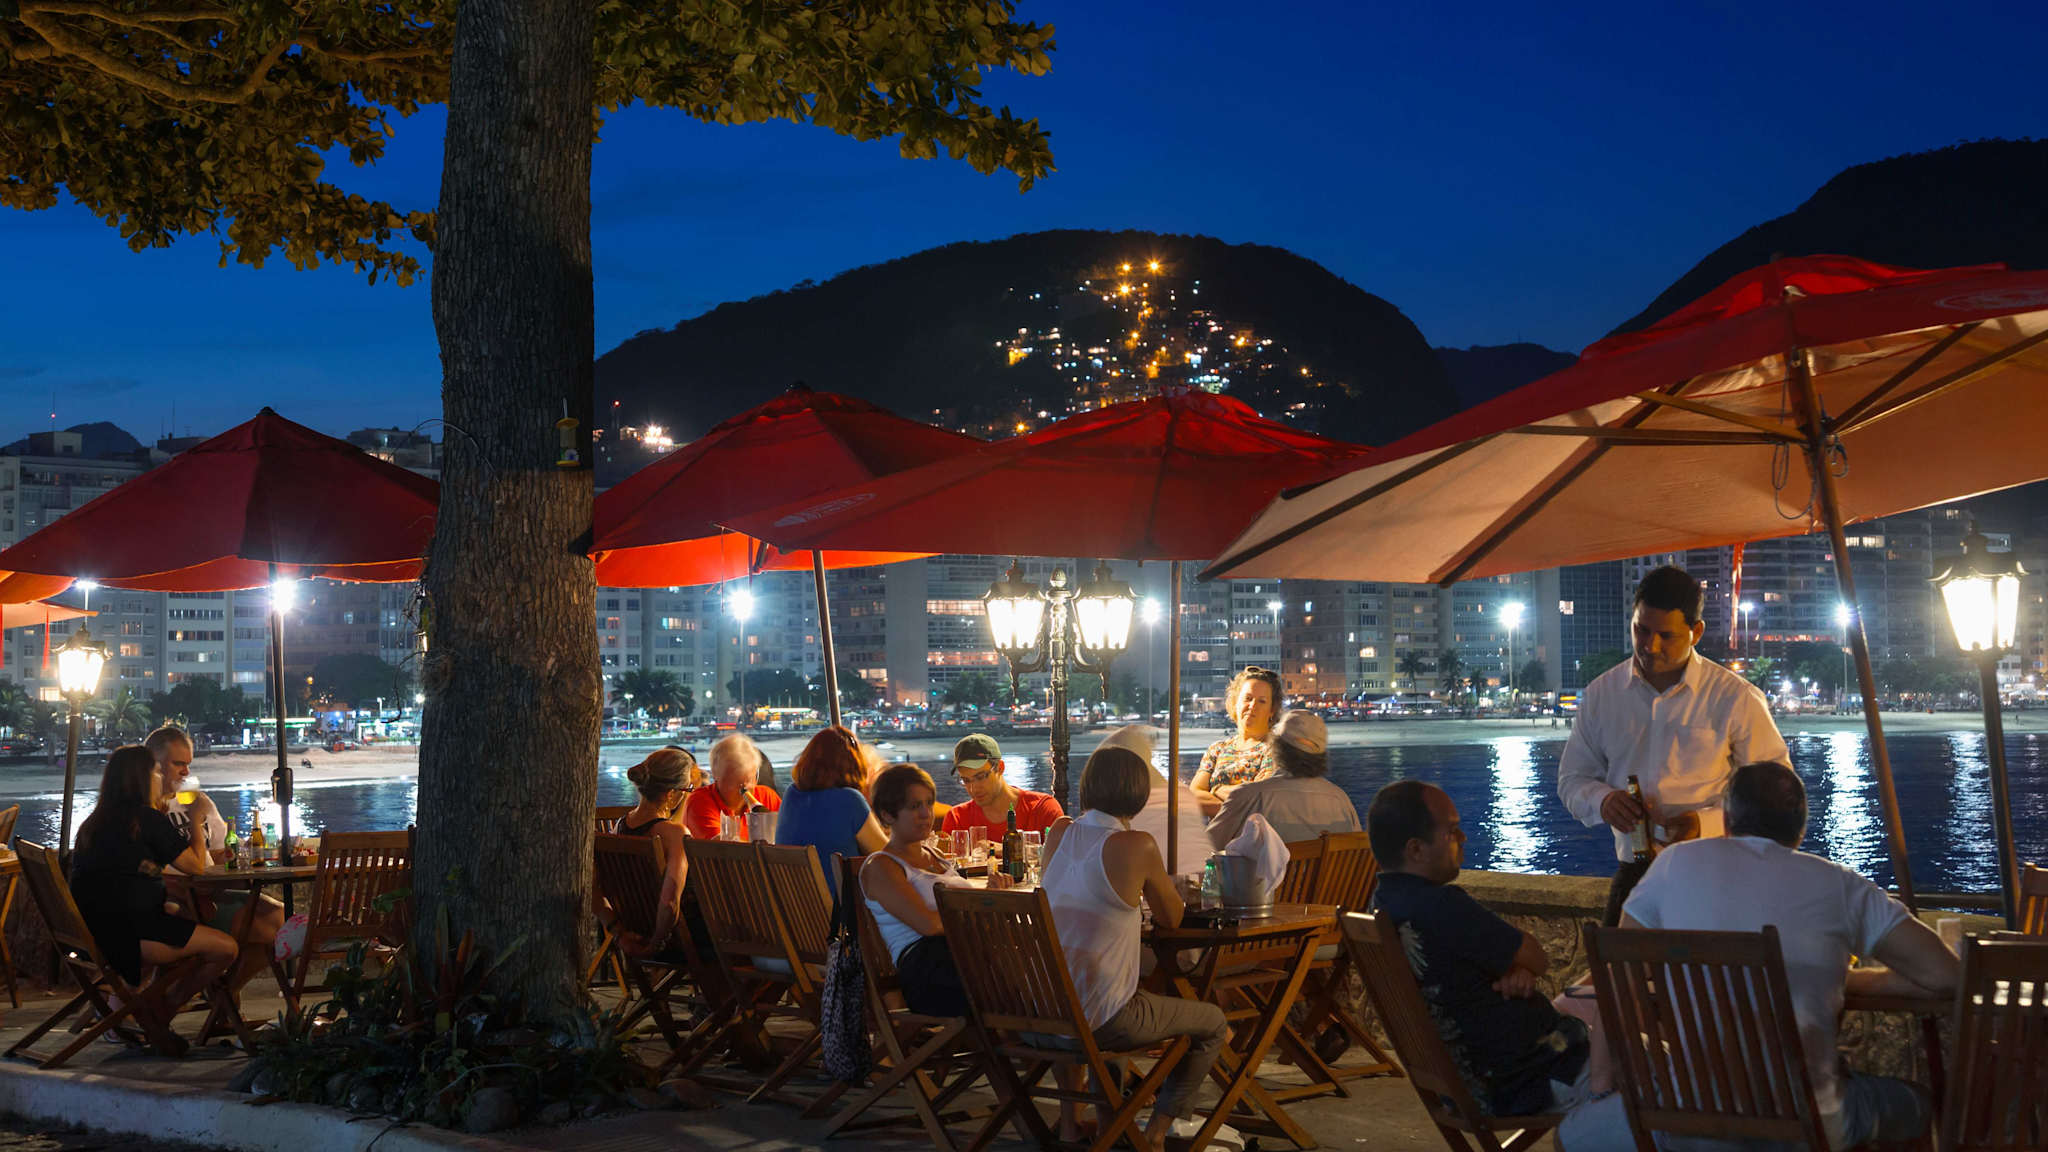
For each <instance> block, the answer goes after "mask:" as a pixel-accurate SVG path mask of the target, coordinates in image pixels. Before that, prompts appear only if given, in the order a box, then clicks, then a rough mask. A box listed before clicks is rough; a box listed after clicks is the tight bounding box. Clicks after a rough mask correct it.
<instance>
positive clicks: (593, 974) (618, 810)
mask: <svg viewBox="0 0 2048 1152" xmlns="http://www.w3.org/2000/svg"><path fill="white" fill-rule="evenodd" d="M632 810H633V807H632V806H631V805H629V804H600V805H598V806H597V834H598V835H599V836H609V835H612V834H613V833H615V832H617V831H618V830H619V821H621V820H623V819H625V817H626V813H628V812H631V811H632ZM618 946H619V941H618V937H617V936H615V935H614V934H613V933H612V930H611V928H610V927H609V926H607V925H604V924H600V925H598V926H597V949H596V950H595V951H593V952H592V953H591V954H590V966H589V967H588V968H586V969H584V971H583V986H584V987H586V988H595V987H597V974H598V973H599V972H609V973H610V975H611V978H612V981H613V983H615V984H617V985H618V987H619V995H621V996H625V995H627V994H628V989H627V982H626V966H625V965H624V964H622V963H620V962H619V959H618Z"/></svg>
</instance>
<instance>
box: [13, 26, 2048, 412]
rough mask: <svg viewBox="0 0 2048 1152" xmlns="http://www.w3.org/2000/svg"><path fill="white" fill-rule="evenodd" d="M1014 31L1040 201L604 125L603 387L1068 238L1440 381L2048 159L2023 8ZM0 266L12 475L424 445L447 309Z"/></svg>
mask: <svg viewBox="0 0 2048 1152" xmlns="http://www.w3.org/2000/svg"><path fill="white" fill-rule="evenodd" d="M1822 7H1826V8H1828V9H1832V11H1829V12H1826V13H1823V12H1821V11H1818V10H1817V9H1820V8H1822ZM1021 10H1022V13H1023V14H1024V15H1026V16H1029V17H1032V18H1035V19H1038V20H1041V21H1048V22H1051V23H1053V24H1055V25H1057V27H1058V51H1056V52H1055V53H1054V54H1053V72H1052V74H1051V75H1050V76H1047V77H1043V78H1029V77H1003V78H1000V79H997V80H995V81H993V82H992V83H991V84H990V86H989V89H988V95H989V96H990V97H991V99H992V102H995V103H998V104H1000V103H1008V104H1010V105H1011V106H1012V107H1013V108H1015V109H1016V110H1017V111H1018V112H1019V113H1020V114H1023V115H1027V116H1029V115H1035V116H1037V117H1039V118H1040V120H1041V121H1042V122H1043V123H1044V124H1045V125H1046V126H1047V127H1048V128H1049V129H1050V130H1051V132H1052V142H1053V149H1054V155H1055V158H1056V162H1057V164H1058V166H1059V171H1058V172H1057V173H1055V174H1054V175H1053V176H1052V177H1050V178H1049V179H1047V180H1045V181H1043V182H1041V183H1040V184H1039V186H1038V187H1037V188H1036V189H1034V190H1033V191H1032V192H1030V193H1028V194H1025V195H1019V194H1018V192H1017V190H1016V182H1015V180H1014V179H1013V178H1010V177H1006V176H1002V175H997V176H989V177H984V176H980V175H978V174H976V173H974V172H973V171H972V170H970V169H968V168H967V167H966V166H965V165H962V164H957V163H954V162H950V161H937V162H913V161H906V160H902V159H900V158H898V156H897V155H896V148H895V145H894V144H893V143H890V142H878V143H870V144H857V143H854V142H852V141H849V140H845V139H842V138H839V137H836V136H834V135H832V134H830V133H829V132H826V131H825V130H823V129H817V128H809V127H798V126H792V125H780V124H778V125H762V126H752V127H746V128H721V127H712V126H705V125H700V124H697V123H695V122H693V121H690V120H688V119H686V118H685V117H683V116H682V115H680V114H677V113H673V112H660V111H648V110H644V109H643V110H636V111H634V112H631V113H628V114H625V115H621V116H618V117H615V118H613V119H612V120H611V121H610V122H609V123H608V124H607V125H606V127H605V130H604V139H603V142H602V143H601V144H599V146H598V149H597V155H596V166H595V177H594V182H593V196H594V221H593V236H592V240H593V248H594V254H595V262H596V275H597V346H598V349H599V351H600V352H602V351H604V350H607V349H609V348H611V347H612V346H614V345H616V344H617V343H618V342H619V341H621V340H623V339H625V338H626V337H628V336H630V335H632V334H633V333H634V332H637V331H640V330H642V329H645V328H651V327H667V326H669V325H672V324H674V323H675V322H676V321H678V320H680V319H683V318H686V317H689V316H693V315H696V314H698V313H700V312H703V311H704V310H706V309H708V308H710V307H712V306H714V305H716V304H718V303H720V302H722V301H726V300H733V299H743V298H746V297H749V296H754V295H757V294H760V293H763V292H767V291H771V290H774V289H777V288H784V287H787V286H789V285H791V284H793V283H795V282H797V281H799V280H803V279H805V278H815V279H820V280H822V279H825V278H827V277H830V276H831V275H833V274H835V273H838V272H841V271H844V270H846V269H848V268H851V267H856V266H859V265H862V264H870V263H876V262H880V261H884V260H888V259H891V258H893V257H897V256H901V255H906V254H908V253H911V252H915V251H917V250H920V249H923V248H927V247H931V246H933V245H937V244H943V243H948V242H952V241H957V240H971V239H991V238H996V237H1002V236H1007V235H1011V234H1014V233H1017V232H1028V231H1036V230H1040V229H1046V228H1143V229H1151V230H1157V231H1167V232H1199V233H1207V234H1210V235H1214V236H1219V237H1222V238H1223V239H1226V240H1230V241H1256V242H1259V243H1264V244H1272V245H1278V246H1280V247H1284V248H1288V249H1291V250H1293V251H1295V252H1298V253H1300V254H1302V255H1304V256H1307V257H1309V258H1311V259H1314V260H1317V261H1319V262H1321V263H1322V264H1324V265H1325V266H1327V267H1329V268H1330V269H1331V270H1332V271H1334V272H1336V273H1337V274H1338V275H1340V276H1343V277H1344V278H1346V279H1347V280H1350V281H1352V282H1353V283H1356V284H1358V285H1359V286H1361V287H1363V288H1365V289H1366V290H1368V291H1371V292H1374V293H1376V294H1378V295H1380V296H1383V297H1385V298H1387V299H1388V300H1390V301H1392V302H1393V303H1394V304H1395V305H1397V306H1398V307H1400V308H1401V309H1402V310H1403V311H1404V312H1406V313H1407V314H1408V316H1409V317H1410V318H1411V319H1413V320H1414V321H1415V322H1416V324H1417V325H1419V326H1420V328H1421V329H1422V331H1423V334H1424V335H1425V336H1426V337H1428V339H1429V340H1430V341H1431V342H1432V343H1436V344H1448V345H1455V346H1464V345H1469V344H1498V343H1506V342H1510V341H1516V340H1529V341H1535V342H1538V343H1543V344H1547V345H1550V346H1552V347H1556V348H1563V349H1567V350H1572V351H1576V350H1577V349H1578V348H1580V347H1582V346H1583V345H1585V344H1587V343H1589V342H1591V341H1592V340H1594V339H1597V338H1598V337H1599V336H1601V335H1602V334H1603V333H1604V332H1606V330H1607V329H1608V328H1610V327H1611V326H1612V325H1614V324H1616V323H1618V322H1619V321H1620V320H1622V319H1624V318H1626V317H1627V316H1629V315H1630V314H1632V313H1633V312H1635V311H1636V310H1637V309H1638V308H1640V307H1642V306H1643V305H1644V304H1645V303H1647V302H1648V301H1649V299H1650V298H1651V297H1652V296H1654V295H1655V294H1656V293H1657V292H1659V291H1660V290H1662V289H1663V288H1664V287H1666V286H1667V285H1668V284H1669V283H1670V282H1671V281H1672V280H1674V279H1676V278H1677V277H1678V276H1679V275H1680V274H1682V273H1683V272H1685V271H1686V270H1687V269H1688V268H1690V267H1691V266H1692V265H1693V264H1694V263H1695V262H1696V261H1697V260H1698V259H1699V258H1700V257H1702V256H1704V255H1705V254H1706V253H1707V252H1709V251H1711V250H1712V249H1713V248H1714V247H1716V246H1718V245H1719V244H1721V243H1723V242H1725V241H1727V240H1729V239H1731V238H1733V237H1734V236H1735V235H1737V234H1739V233H1740V232H1741V231H1742V230H1744V229H1745V228H1748V227H1750V226H1751V225H1753V224H1756V223H1759V222H1761V221H1763V220H1766V219H1768V218H1770V217H1773V216H1777V215H1781V214H1783V213H1785V212H1788V211H1790V210H1792V209H1793V208H1795V207H1797V206H1798V205H1799V204H1800V203H1801V202H1802V201H1803V200H1805V199H1806V197H1807V196H1808V195H1810V194H1811V193H1812V192H1813V191H1814V190H1815V189H1816V188H1818V187H1819V186H1820V185H1821V184H1822V183H1823V182H1824V181H1826V180H1827V179H1828V178H1829V177H1830V176H1832V175H1834V174H1835V173H1836V172H1838V171H1840V170H1841V169H1843V168H1845V167H1848V166H1850V165H1853V164H1857V163H1862V162H1866V161H1871V160H1877V159H1882V158H1884V157H1886V156H1892V155H1897V154H1899V153H1903V152H1913V151H1921V150H1924V149H1929V148H1938V147H1942V146H1945V145H1949V144H1953V143H1957V142H1959V141H1963V140H1971V139H1981V138H1986V137H2026V136H2039V135H2048V89H2044V88H2043V87H2042V85H2041V51H2042V44H2043V33H2044V31H2048V16H2044V15H2043V12H2044V11H2048V9H2044V8H2043V7H2042V6H2041V5H2039V4H2038V2H2037V0H2022V2H2014V3H2009V4H1992V5H1972V4H1948V5H1943V6H1940V7H1939V8H1937V9H1930V8H1928V7H1926V6H1924V5H1910V6H1909V5H1905V4H1859V5H1847V4H1843V5H1827V6H1820V5H1798V4H1791V5H1787V4H1754V5H1724V6H1718V10H1715V11H1695V10H1691V8H1690V6H1682V5H1658V4H1642V3H1634V4H1627V5H1619V4H1616V5H1602V6H1598V7H1596V6H1593V5H1567V6H1559V5H1541V4H1538V5H1525V4H1500V5H1455V6H1454V5H1433V4H1426V3H1425V4H1413V5H1394V4H1361V3H1357V2H1355V0H1351V2H1343V3H1329V4H1320V3H1319V4H1308V3H1296V4H1288V3H1269V4H1259V5H1251V4H1242V3H1236V4H1223V3H1207V2H1202V3H1182V4H1178V5H1172V6H1167V5H1152V4H1129V3H1103V2H1102V0H1088V2H1074V0H1058V2H1051V0H1048V2H1040V3H1029V2H1027V3H1025V4H1023V5H1022V9H1021ZM1167 12H1171V13H1173V15H1172V16H1164V15H1159V14H1160V13H1167ZM440 129H441V115H440V112H439V110H438V109H435V110H429V111H428V112H425V113H422V114H421V115H420V116H418V117H415V118H414V119H413V120H411V121H409V122H405V123H403V124H401V125H400V127H399V137H398V139H397V140H396V141H395V142H394V143H393V146H392V148H391V149H390V152H389V154H388V155H387V157H386V159H385V160H384V162H383V163H382V164H381V165H379V166H378V167H377V168H375V169H370V170H353V169H349V168H348V167H347V164H346V160H345V159H340V160H336V161H335V162H334V164H333V165H332V166H331V168H330V170H331V171H333V172H335V175H336V178H337V179H338V180H339V181H340V182H341V183H342V184H343V185H344V187H347V188H349V189H351V190H354V191H360V192H363V193H365V194H369V195H375V196H382V197H386V198H390V199H393V200H394V201H395V202H396V203H398V204H399V206H401V207H404V208H412V207H432V205H433V203H434V201H435V198H436V195H437V179H438V171H439V162H440V152H441V138H440ZM0 253H4V254H5V255H4V256H0V270H4V282H5V284H6V295H5V300H6V309H5V321H4V323H0V396H4V397H5V400H6V404H5V407H4V408H0V442H5V441H8V440H12V439H14V438H16V437H18V436H20V435H22V434H24V433H26V432H28V431H31V430H34V429H38V428H46V427H49V426H50V418H49V405H50V400H51V396H52V393H53V392H54V393H55V395H56V404H57V424H58V425H59V426H69V425H72V424H75V423H80V422H84V421H88V420H99V419H112V420H115V421H116V422H118V423H120V424H121V425H122V426H124V427H126V428H127V429H128V430H129V431H130V432H132V433H134V434H135V435H136V436H138V437H140V438H142V439H144V440H149V439H153V438H154V437H155V436H157V435H158V434H160V433H161V432H162V431H164V430H165V429H167V428H170V427H172V425H171V420H172V411H173V406H174V405H175V409H176V425H175V430H176V431H178V432H180V433H183V432H185V431H187V430H190V431H191V432H194V433H211V432H215V431H219V430H220V429H222V428H223V427H225V426H227V425H229V424H232V423H234V422H237V421H240V420H243V419H246V418H247V417H248V416H250V415H251V414H253V413H254V411H255V410H256V409H257V408H258V407H260V406H261V405H264V404H271V405H273V406H275V407H277V408H278V409H279V410H280V411H281V412H283V413H284V414H285V415H287V416H290V417H292V418H294V419H297V420H300V421H303V422H306V423H309V424H312V425H313V426H315V427H318V428H321V429H323V430H325V431H329V432H335V433H340V432H345V431H347V430H349V429H352V428H358V427H363V426H368V425H373V424H380V425H390V424H398V425H405V426H410V425H412V424H415V423H417V422H419V421H421V420H424V419H427V418H428V417H431V416H434V415H437V414H438V411H439V407H440V402H439V389H438V384H439V376H440V369H439V359H438V353H437V350H436V346H435V343H434V332H433V324H432V320H431V318H430V316H429V308H428V296H427V288H426V286H425V284H424V281H422V282H420V283H417V284H416V285H415V286H414V287H412V288H409V289H400V288H397V287H395V286H387V285H384V284H381V283H380V284H379V285H377V286H375V287H369V286H366V285H364V284H363V283H362V282H361V281H360V279H359V278H357V277H356V276H354V275H353V274H351V273H349V272H347V271H345V270H337V269H321V270H318V271H314V272H298V271H295V270H293V269H292V268H291V267H290V266H289V265H288V264H286V263H284V262H283V261H282V260H278V261H274V262H273V264H272V266H270V267H268V268H265V269H262V270H260V271H259V270H253V269H249V268H246V267H242V266H239V265H237V266H233V267H230V268H227V269H222V268H219V267H218V248H217V246H216V244H215V243H214V241H213V240H212V238H210V237H198V238H193V239H189V240H186V241H184V242H182V243H180V244H178V245H177V246H175V247H173V248H171V249H168V250H153V251H149V252H145V253H141V254H136V253H131V252H129V251H128V249H127V246H126V245H125V244H124V243H123V242H122V240H121V239H120V237H119V236H118V234H117V233H116V232H115V231H114V230H113V229H112V228H109V227H107V226H106V225H104V224H102V223H101V222H99V221H97V220H96V219H94V218H93V217H92V216H90V215H89V214H88V213H86V212H85V211H83V210H81V209H78V208H75V207H71V206H65V207H61V208H58V209H55V210H52V211H48V212H39V213H22V212H17V211H5V210H0ZM814 383H819V384H823V385H829V383H830V382H829V381H816V382H814Z"/></svg>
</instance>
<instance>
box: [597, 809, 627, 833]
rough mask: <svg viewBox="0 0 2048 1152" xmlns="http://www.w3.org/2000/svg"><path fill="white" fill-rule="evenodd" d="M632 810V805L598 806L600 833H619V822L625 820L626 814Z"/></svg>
mask: <svg viewBox="0 0 2048 1152" xmlns="http://www.w3.org/2000/svg"><path fill="white" fill-rule="evenodd" d="M632 810H633V806H632V805H631V804H599V805H598V806H597V830H598V831H599V832H600V833H609V832H617V831H618V830H619V821H621V820H623V819H625V818H626V813H628V812H631V811H632Z"/></svg>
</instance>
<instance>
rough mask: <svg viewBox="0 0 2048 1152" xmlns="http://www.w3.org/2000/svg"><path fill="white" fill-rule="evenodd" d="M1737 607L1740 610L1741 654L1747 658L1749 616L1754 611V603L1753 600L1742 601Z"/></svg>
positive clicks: (1748, 652)
mask: <svg viewBox="0 0 2048 1152" xmlns="http://www.w3.org/2000/svg"><path fill="white" fill-rule="evenodd" d="M1737 607H1739V608H1741V609H1742V654H1743V655H1744V656H1748V655H1749V654H1750V651H1749V614H1750V613H1751V612H1754V611H1756V602H1755V601H1753V600H1744V601H1743V602H1742V603H1741V604H1739V605H1737Z"/></svg>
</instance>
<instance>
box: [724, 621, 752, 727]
mask: <svg viewBox="0 0 2048 1152" xmlns="http://www.w3.org/2000/svg"><path fill="white" fill-rule="evenodd" d="M726 604H727V606H728V607H730V608H731V609H732V618H733V619H735V620H737V621H739V622H740V636H739V640H740V721H739V726H740V727H741V728H745V727H746V726H747V621H748V620H750V619H752V618H753V615H754V593H753V590H752V589H748V588H736V589H734V590H733V593H732V595H730V596H728V597H726Z"/></svg>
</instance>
